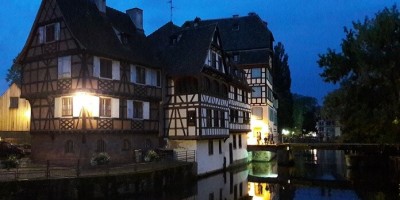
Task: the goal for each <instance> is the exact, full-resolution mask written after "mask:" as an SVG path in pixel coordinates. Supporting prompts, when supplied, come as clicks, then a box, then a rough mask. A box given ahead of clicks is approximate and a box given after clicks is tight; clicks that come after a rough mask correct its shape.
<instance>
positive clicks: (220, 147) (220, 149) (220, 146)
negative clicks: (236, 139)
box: [218, 140, 222, 154]
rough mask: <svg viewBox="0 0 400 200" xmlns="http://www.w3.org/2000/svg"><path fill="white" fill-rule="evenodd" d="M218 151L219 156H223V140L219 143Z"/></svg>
mask: <svg viewBox="0 0 400 200" xmlns="http://www.w3.org/2000/svg"><path fill="white" fill-rule="evenodd" d="M218 151H219V154H222V141H221V140H219V141H218Z"/></svg>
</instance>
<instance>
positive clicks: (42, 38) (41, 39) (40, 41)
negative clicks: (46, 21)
mask: <svg viewBox="0 0 400 200" xmlns="http://www.w3.org/2000/svg"><path fill="white" fill-rule="evenodd" d="M38 32H39V38H38V40H39V44H43V43H44V26H41V27H39V31H38Z"/></svg>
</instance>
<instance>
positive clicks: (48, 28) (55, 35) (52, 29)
mask: <svg viewBox="0 0 400 200" xmlns="http://www.w3.org/2000/svg"><path fill="white" fill-rule="evenodd" d="M59 39H60V23H58V22H57V23H52V24H48V25H45V26H41V27H39V43H40V44H43V43H50V42H54V41H57V40H59Z"/></svg>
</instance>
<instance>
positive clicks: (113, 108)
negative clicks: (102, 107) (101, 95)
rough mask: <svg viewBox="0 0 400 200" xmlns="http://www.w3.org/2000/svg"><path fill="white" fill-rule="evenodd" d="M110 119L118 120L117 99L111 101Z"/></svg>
mask: <svg viewBox="0 0 400 200" xmlns="http://www.w3.org/2000/svg"><path fill="white" fill-rule="evenodd" d="M111 117H113V118H119V99H116V98H112V99H111Z"/></svg>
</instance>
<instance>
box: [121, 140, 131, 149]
mask: <svg viewBox="0 0 400 200" xmlns="http://www.w3.org/2000/svg"><path fill="white" fill-rule="evenodd" d="M122 145H123V146H122V151H129V150H130V149H131V142H130V141H129V140H128V139H124V141H123V144H122Z"/></svg>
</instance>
